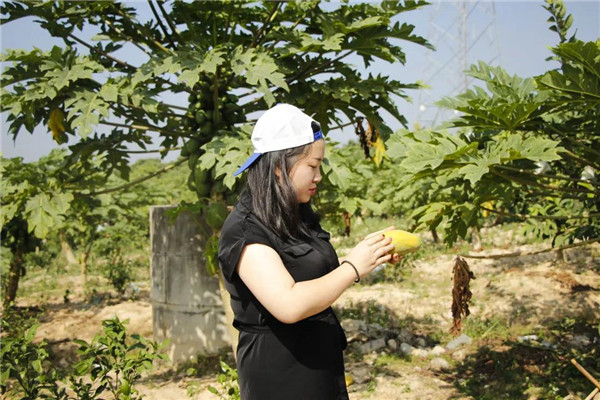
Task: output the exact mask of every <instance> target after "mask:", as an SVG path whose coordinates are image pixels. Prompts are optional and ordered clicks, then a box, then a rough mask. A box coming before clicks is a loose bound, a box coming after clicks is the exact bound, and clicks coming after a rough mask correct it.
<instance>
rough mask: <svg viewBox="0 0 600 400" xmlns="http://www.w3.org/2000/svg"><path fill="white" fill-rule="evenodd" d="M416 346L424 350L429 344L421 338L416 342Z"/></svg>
mask: <svg viewBox="0 0 600 400" xmlns="http://www.w3.org/2000/svg"><path fill="white" fill-rule="evenodd" d="M415 345H416V347H421V348H423V347H426V346H427V342H426V341H425V339H423V338H422V337H419V338H417V339H416V340H415Z"/></svg>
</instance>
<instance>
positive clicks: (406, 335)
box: [398, 329, 414, 343]
mask: <svg viewBox="0 0 600 400" xmlns="http://www.w3.org/2000/svg"><path fill="white" fill-rule="evenodd" d="M413 337H414V336H413V334H412V333H410V331H409V330H408V329H401V330H400V332H399V333H398V340H399V341H400V342H404V343H412V341H413Z"/></svg>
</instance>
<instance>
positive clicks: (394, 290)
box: [38, 246, 600, 400]
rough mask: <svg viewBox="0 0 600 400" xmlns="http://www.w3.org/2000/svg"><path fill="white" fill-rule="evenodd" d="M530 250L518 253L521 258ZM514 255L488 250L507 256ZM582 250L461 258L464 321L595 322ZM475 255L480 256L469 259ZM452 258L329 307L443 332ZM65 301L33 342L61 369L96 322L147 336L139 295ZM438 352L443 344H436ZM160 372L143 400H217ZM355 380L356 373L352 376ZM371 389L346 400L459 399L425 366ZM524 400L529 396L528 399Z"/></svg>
mask: <svg viewBox="0 0 600 400" xmlns="http://www.w3.org/2000/svg"><path fill="white" fill-rule="evenodd" d="M531 249H533V247H528V246H522V247H521V248H519V250H521V251H523V252H525V251H528V250H531ZM514 250H515V249H514V248H507V249H504V250H490V251H488V253H498V252H499V251H506V252H511V251H514ZM594 252H595V253H592V252H590V249H588V250H586V251H568V252H567V254H566V255H567V261H566V262H557V261H556V256H555V254H554V253H544V254H540V255H537V256H524V257H514V258H504V259H498V260H489V259H487V260H476V259H468V262H469V264H470V266H471V269H472V271H473V272H474V274H475V276H476V279H475V280H473V281H471V290H472V292H473V301H472V304H471V317H469V318H473V317H477V318H481V319H486V318H492V317H498V318H505V317H510V316H514V315H517V314H518V315H520V316H521V318H525V320H530V322H531V323H532V324H534V325H535V324H536V323H538V321H541V320H542V319H543V318H542V317H548V316H561V315H589V316H590V317H591V318H592V319H593V320H595V321H598V320H600V274H599V273H598V272H597V271H598V268H592V267H593V266H594V265H596V264H597V263H598V262H599V260H598V258H597V257H595V256H592V254H596V255H597V254H599V253H598V248H596V249H595V250H594ZM477 254H479V255H483V254H486V252H485V251H484V252H480V253H477ZM453 259H454V256H450V255H444V256H439V257H436V258H434V259H430V260H428V261H427V262H424V261H419V262H416V264H415V265H414V267H413V268H414V270H413V271H412V274H411V275H410V278H409V280H407V281H405V282H400V283H398V284H387V283H386V284H383V283H377V284H372V285H356V286H353V287H351V288H350V289H349V290H347V291H346V292H345V293H344V294H343V295H342V297H341V298H340V299H339V300H338V302H337V303H336V305H335V306H336V307H340V308H343V307H351V306H353V305H356V304H360V303H367V302H371V303H373V304H380V305H381V306H382V307H385V308H386V309H387V310H388V312H389V313H390V315H392V316H393V318H396V319H398V320H401V321H407V320H410V321H426V323H427V324H428V325H429V326H431V325H432V324H437V325H439V326H440V327H442V328H444V329H449V328H450V326H451V324H452V315H451V313H450V303H451V288H452V281H451V278H452V267H453ZM72 287H74V288H75V289H74V290H73V292H72V294H71V295H70V302H69V303H67V304H65V303H64V301H63V299H62V298H61V299H55V300H54V301H51V302H50V303H49V304H48V306H47V309H46V312H45V313H44V315H43V318H42V324H41V326H40V328H39V330H38V337H39V338H40V339H41V338H45V339H46V340H47V341H48V342H49V343H50V344H51V345H52V348H53V352H54V353H55V354H58V355H60V357H59V359H58V363H59V364H61V365H68V364H70V363H71V362H72V361H74V360H73V359H71V358H73V357H74V352H75V347H74V344H73V343H72V342H71V340H72V339H74V338H78V339H83V340H86V341H89V340H91V339H92V337H93V336H94V335H95V334H96V333H97V332H98V330H99V327H100V326H101V321H102V320H104V319H107V318H111V317H113V316H115V315H116V316H118V317H119V318H120V319H121V320H124V319H128V320H129V324H128V325H127V326H128V331H129V332H130V333H139V334H142V335H144V336H146V337H152V307H151V304H150V302H149V296H148V292H147V290H144V289H142V291H141V292H140V294H139V295H138V298H137V299H136V300H128V301H120V302H119V301H117V300H114V299H113V300H111V299H104V300H102V299H101V300H99V301H98V302H97V304H95V305H94V304H91V305H90V303H87V302H84V301H83V293H82V291H81V289H78V287H81V285H78V282H72ZM440 345H442V346H444V345H445V343H440ZM474 350H475V349H473V348H471V347H469V346H468V345H466V346H462V347H460V348H458V349H455V350H452V351H450V350H449V351H447V352H446V353H445V356H446V357H448V356H450V357H451V358H452V359H455V360H456V359H461V358H464V357H466V356H467V355H468V354H469V352H471V351H474ZM376 356H377V353H373V354H372V355H366V356H364V358H363V359H361V360H347V367H348V370H349V373H351V374H352V373H354V371H359V370H360V368H361V367H362V368H363V369H364V367H365V366H367V367H368V365H369V363H372V362H374V359H375V358H376ZM169 368H170V367H168V366H162V367H160V368H158V369H157V370H156V371H154V372H153V374H152V375H150V376H147V377H144V378H143V380H142V382H141V383H139V384H138V385H136V387H137V388H138V389H139V390H140V393H141V394H143V395H144V396H145V397H144V398H146V399H148V400H171V399H172V400H184V399H197V400H203V399H213V400H216V399H218V397H217V396H215V395H213V394H211V393H209V392H208V391H207V390H206V389H205V388H206V386H207V385H215V386H216V376H215V374H213V375H210V376H209V375H207V376H205V377H203V378H197V377H194V378H190V377H186V376H185V374H183V373H177V372H175V371H174V369H173V368H170V369H169ZM357 373H358V372H357ZM372 379H373V383H374V384H372V385H370V386H369V385H358V384H357V385H351V386H350V387H349V391H350V398H351V399H352V400H359V399H361V400H362V399H373V400H384V399H385V400H391V399H415V400H416V399H421V400H424V399H431V400H442V399H463V398H470V397H461V393H459V392H458V391H457V389H456V388H455V386H454V385H453V382H452V381H451V380H450V379H448V375H443V374H440V373H438V371H436V370H435V368H431V367H430V366H429V364H428V362H427V360H425V361H424V360H418V362H415V363H412V362H406V363H399V364H391V365H389V366H388V367H387V368H386V370H385V373H383V374H378V375H377V376H375V377H373V378H372ZM192 383H194V385H195V386H194V387H195V388H196V390H195V392H196V393H195V394H194V395H193V396H191V397H190V396H189V395H188V393H187V388H188V387H189V386H190V385H191V384H192ZM531 398H532V399H533V398H535V396H533V397H531Z"/></svg>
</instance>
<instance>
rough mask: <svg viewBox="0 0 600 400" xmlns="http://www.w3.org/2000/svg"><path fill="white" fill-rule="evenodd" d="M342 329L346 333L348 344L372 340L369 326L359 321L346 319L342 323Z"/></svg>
mask: <svg viewBox="0 0 600 400" xmlns="http://www.w3.org/2000/svg"><path fill="white" fill-rule="evenodd" d="M341 324H342V328H344V332H345V333H346V339H347V340H348V343H351V342H366V341H368V340H369V339H370V337H369V335H368V334H367V330H368V328H367V324H366V323H365V322H364V321H361V320H358V319H345V320H343V321H342V322H341Z"/></svg>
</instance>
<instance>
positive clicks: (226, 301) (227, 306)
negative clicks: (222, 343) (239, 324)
mask: <svg viewBox="0 0 600 400" xmlns="http://www.w3.org/2000/svg"><path fill="white" fill-rule="evenodd" d="M217 276H218V278H219V292H220V294H221V301H222V302H223V309H224V310H225V325H226V327H227V333H228V334H229V337H230V338H231V348H232V350H233V357H234V358H235V359H236V361H237V346H238V331H237V329H235V328H234V327H233V310H232V309H231V296H230V295H229V292H228V291H227V289H226V288H225V277H224V276H223V273H222V272H221V270H219V271H218V272H217Z"/></svg>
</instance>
